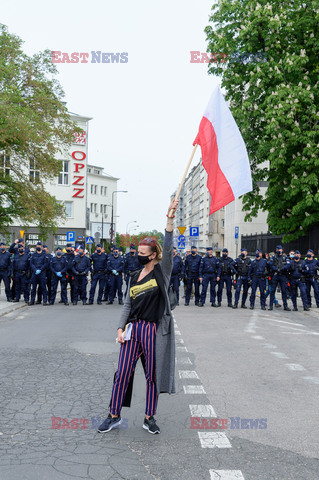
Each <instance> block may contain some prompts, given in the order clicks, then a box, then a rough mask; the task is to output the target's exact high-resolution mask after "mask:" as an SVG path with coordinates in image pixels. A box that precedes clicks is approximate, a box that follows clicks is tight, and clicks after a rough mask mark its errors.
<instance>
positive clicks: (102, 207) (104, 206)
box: [100, 205, 107, 213]
mask: <svg viewBox="0 0 319 480" xmlns="http://www.w3.org/2000/svg"><path fill="white" fill-rule="evenodd" d="M106 207H107V205H101V209H100V210H101V213H106Z"/></svg>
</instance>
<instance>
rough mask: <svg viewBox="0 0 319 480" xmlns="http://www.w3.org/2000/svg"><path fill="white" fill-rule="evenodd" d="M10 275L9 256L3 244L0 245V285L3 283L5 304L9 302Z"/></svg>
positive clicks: (10, 299)
mask: <svg viewBox="0 0 319 480" xmlns="http://www.w3.org/2000/svg"><path fill="white" fill-rule="evenodd" d="M11 274H12V265H11V254H10V253H9V252H7V247H6V244H5V242H1V243H0V285H1V280H2V281H3V283H4V288H5V294H6V297H7V302H11V301H12V298H11V290H10V277H11Z"/></svg>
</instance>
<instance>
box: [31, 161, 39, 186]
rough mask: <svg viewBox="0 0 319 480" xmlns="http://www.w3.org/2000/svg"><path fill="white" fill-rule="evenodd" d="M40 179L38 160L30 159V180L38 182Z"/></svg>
mask: <svg viewBox="0 0 319 480" xmlns="http://www.w3.org/2000/svg"><path fill="white" fill-rule="evenodd" d="M39 179H40V172H39V170H38V166H37V162H36V161H35V160H34V159H31V160H30V182H33V183H37V182H38V181H39Z"/></svg>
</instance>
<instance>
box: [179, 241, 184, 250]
mask: <svg viewBox="0 0 319 480" xmlns="http://www.w3.org/2000/svg"><path fill="white" fill-rule="evenodd" d="M184 248H185V242H178V249H179V250H183V249H184Z"/></svg>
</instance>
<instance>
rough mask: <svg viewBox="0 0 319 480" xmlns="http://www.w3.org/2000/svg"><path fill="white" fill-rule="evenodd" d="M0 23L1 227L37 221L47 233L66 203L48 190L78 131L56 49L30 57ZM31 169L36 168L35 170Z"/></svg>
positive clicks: (18, 41) (61, 213)
mask: <svg viewBox="0 0 319 480" xmlns="http://www.w3.org/2000/svg"><path fill="white" fill-rule="evenodd" d="M22 43H23V42H22V40H21V39H20V38H19V37H17V36H16V35H13V34H10V33H9V32H8V29H7V27H6V26H4V25H2V24H0V162H1V163H0V198H1V201H0V229H1V230H3V229H5V228H6V227H7V226H9V225H10V224H12V223H13V221H14V219H15V220H17V221H19V222H20V223H21V224H22V225H25V224H26V225H28V224H29V223H36V224H37V225H38V226H39V229H40V233H41V235H42V237H43V238H45V237H46V236H47V235H48V233H49V231H54V230H55V228H56V226H57V218H58V217H59V218H60V217H61V216H62V217H63V216H64V207H63V206H62V205H60V204H59V203H58V202H57V201H56V199H55V198H54V197H53V196H51V195H49V194H48V193H47V192H46V191H45V182H46V181H48V180H50V179H52V178H53V177H55V176H57V175H58V173H59V172H60V170H61V161H59V160H57V156H58V154H59V153H63V152H66V151H67V149H68V147H69V146H70V145H71V143H72V139H73V135H74V132H77V131H79V129H78V128H77V127H76V126H75V124H74V123H73V122H72V121H71V118H70V115H69V114H68V112H67V109H66V107H65V105H64V104H63V103H62V101H61V99H62V98H63V95H64V94H63V90H62V88H61V86H60V85H59V83H58V81H57V80H56V78H55V76H56V73H57V71H56V67H55V65H54V64H52V62H51V52H49V51H44V52H42V53H37V54H35V55H33V56H31V57H29V56H27V55H26V54H25V53H24V52H23V50H22ZM30 169H31V171H30Z"/></svg>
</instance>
